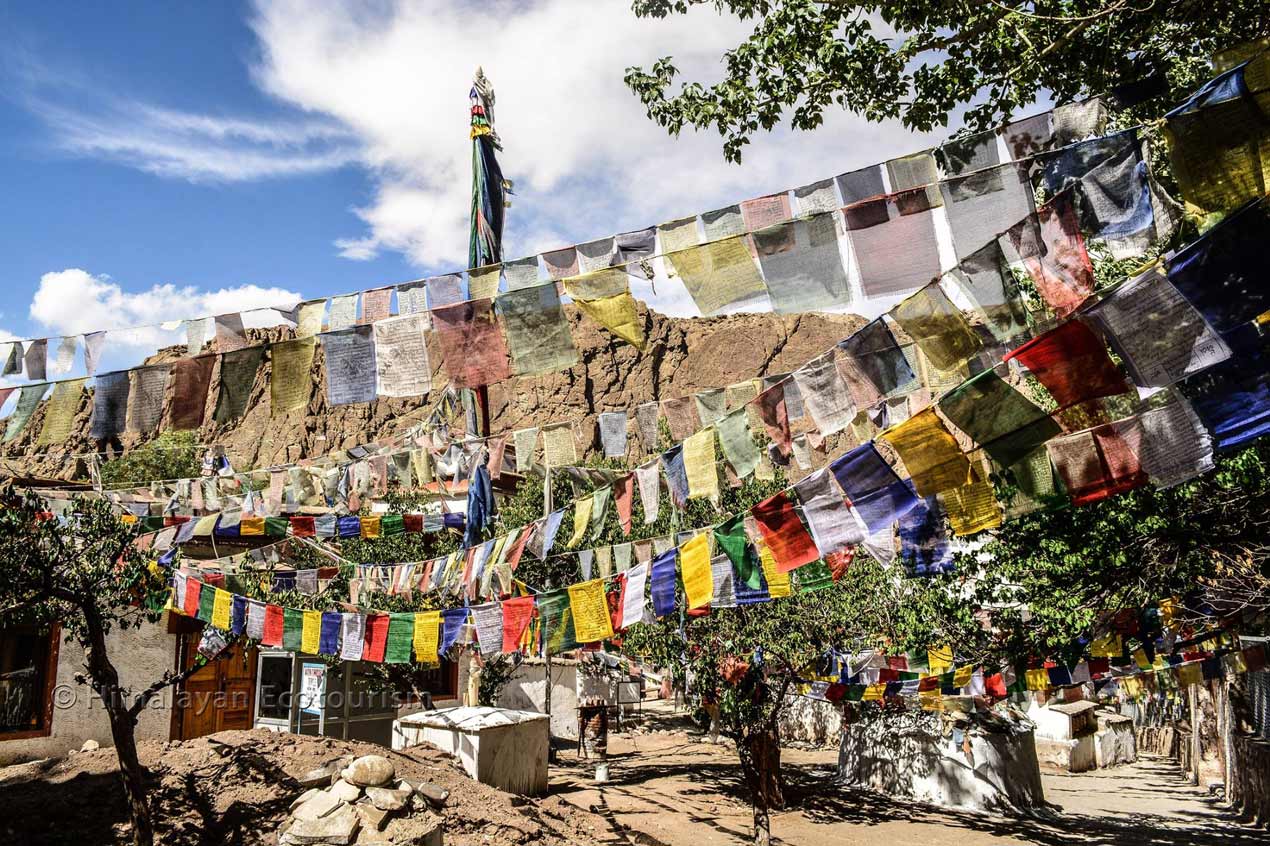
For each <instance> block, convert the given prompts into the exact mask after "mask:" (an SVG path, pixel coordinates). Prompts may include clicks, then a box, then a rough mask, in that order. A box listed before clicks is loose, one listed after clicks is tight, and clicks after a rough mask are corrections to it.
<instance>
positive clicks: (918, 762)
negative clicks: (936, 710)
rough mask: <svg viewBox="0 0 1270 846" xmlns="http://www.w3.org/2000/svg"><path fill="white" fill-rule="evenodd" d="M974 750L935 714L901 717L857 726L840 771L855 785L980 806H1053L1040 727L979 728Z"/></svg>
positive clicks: (846, 737) (847, 739) (848, 737)
mask: <svg viewBox="0 0 1270 846" xmlns="http://www.w3.org/2000/svg"><path fill="white" fill-rule="evenodd" d="M969 737H970V747H971V749H970V755H969V756H967V755H966V753H965V751H964V750H963V749H962V747H961V744H960V743H958V742H956V741H955V740H954V739H953V738H952V737H944V736H943V733H942V731H941V722H940V719H939V717H938V716H936V715H934V714H901V715H894V716H888V717H882V718H877V719H870V720H868V721H867V722H858V723H849V724H847V725H845V726H844V728H843V732H842V745H841V748H840V751H839V754H838V775H839V777H840V778H841V779H842V780H843V782H844V783H845V784H846V785H848V786H851V787H862V788H866V789H869V790H876V791H879V792H881V793H886V794H888V795H890V796H895V797H900V798H905V799H912V800H915V801H918V802H929V803H931V804H935V805H942V806H944V807H949V808H961V809H966V810H975V811H1008V810H1023V809H1028V808H1035V807H1040V806H1043V805H1044V804H1045V795H1044V791H1043V789H1042V787H1041V771H1040V767H1039V765H1038V764H1037V760H1036V747H1035V745H1034V741H1033V737H1032V731H1031V729H1028V728H1020V729H1019V730H1017V731H1014V732H1011V733H1004V732H1003V733H996V732H980V731H978V730H976V731H972V732H971V733H970V734H969Z"/></svg>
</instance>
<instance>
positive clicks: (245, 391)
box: [215, 347, 265, 423]
mask: <svg viewBox="0 0 1270 846" xmlns="http://www.w3.org/2000/svg"><path fill="white" fill-rule="evenodd" d="M264 357H265V348H264V347H243V348H242V349H240V350H234V351H233V352H227V353H225V354H224V355H222V356H221V358H220V391H219V392H218V393H217V395H216V414H215V419H216V422H217V423H228V422H229V421H231V420H237V419H238V418H239V417H242V416H243V413H244V412H245V411H246V410H247V402H248V401H249V400H250V399H251V387H252V385H254V384H255V383H256V371H257V370H259V369H260V363H261V362H262V361H263V360H264Z"/></svg>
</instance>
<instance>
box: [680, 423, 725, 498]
mask: <svg viewBox="0 0 1270 846" xmlns="http://www.w3.org/2000/svg"><path fill="white" fill-rule="evenodd" d="M683 460H684V472H685V473H686V474H687V476H688V497H689V499H699V498H704V499H709V500H711V501H712V502H718V499H719V470H718V467H717V466H716V458H715V451H714V427H710V428H707V429H702V430H701V431H700V432H697V433H696V434H695V435H693V436H692V437H690V438H688V439H687V440H686V441H684V444H683Z"/></svg>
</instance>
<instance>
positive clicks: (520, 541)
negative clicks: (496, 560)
mask: <svg viewBox="0 0 1270 846" xmlns="http://www.w3.org/2000/svg"><path fill="white" fill-rule="evenodd" d="M537 526H538V524H537V523H530V524H529V525H528V526H526V527H525V529H524V531H522V532H521V533H520V537H518V538H516V542H515V543H513V544H512V548H511V549H509V550H508V551H507V556H506V561H507V566H508V567H511V568H512V572H513V573H514V572H516V565H517V564H519V563H520V556H521V555H523V554H524V552H525V544H527V543H529V538H530V536H531V535H533V533H534V532H535V531H537Z"/></svg>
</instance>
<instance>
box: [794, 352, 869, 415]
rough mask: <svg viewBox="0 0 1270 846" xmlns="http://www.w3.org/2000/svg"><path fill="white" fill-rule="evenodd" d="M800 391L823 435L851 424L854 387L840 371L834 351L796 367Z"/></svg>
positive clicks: (795, 372) (805, 404)
mask: <svg viewBox="0 0 1270 846" xmlns="http://www.w3.org/2000/svg"><path fill="white" fill-rule="evenodd" d="M793 379H794V381H795V382H797V383H798V392H799V394H800V395H801V396H802V398H803V405H804V407H805V408H806V410H807V414H808V415H810V416H811V419H812V422H814V423H815V424H816V430H817V431H819V432H820V434H822V435H826V436H828V435H833V434H836V433H837V432H841V431H842V430H843V429H845V428H847V426H849V425H851V419H852V418H853V417H855V414H856V408H855V404H854V403H853V402H852V401H851V390H850V388H849V387H848V386H847V383H846V380H844V379H843V378H842V374H841V373H840V372H839V371H838V365H837V362H836V360H835V357H834V351H833V350H830V351H829V352H827V353H824V354H822V355H820V356H817V357H816V358H814V359H812V360H811V361H809V362H807V363H806V364H804V365H803V366H802V367H800V368H798V369H797V370H795V371H794V374H793Z"/></svg>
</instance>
